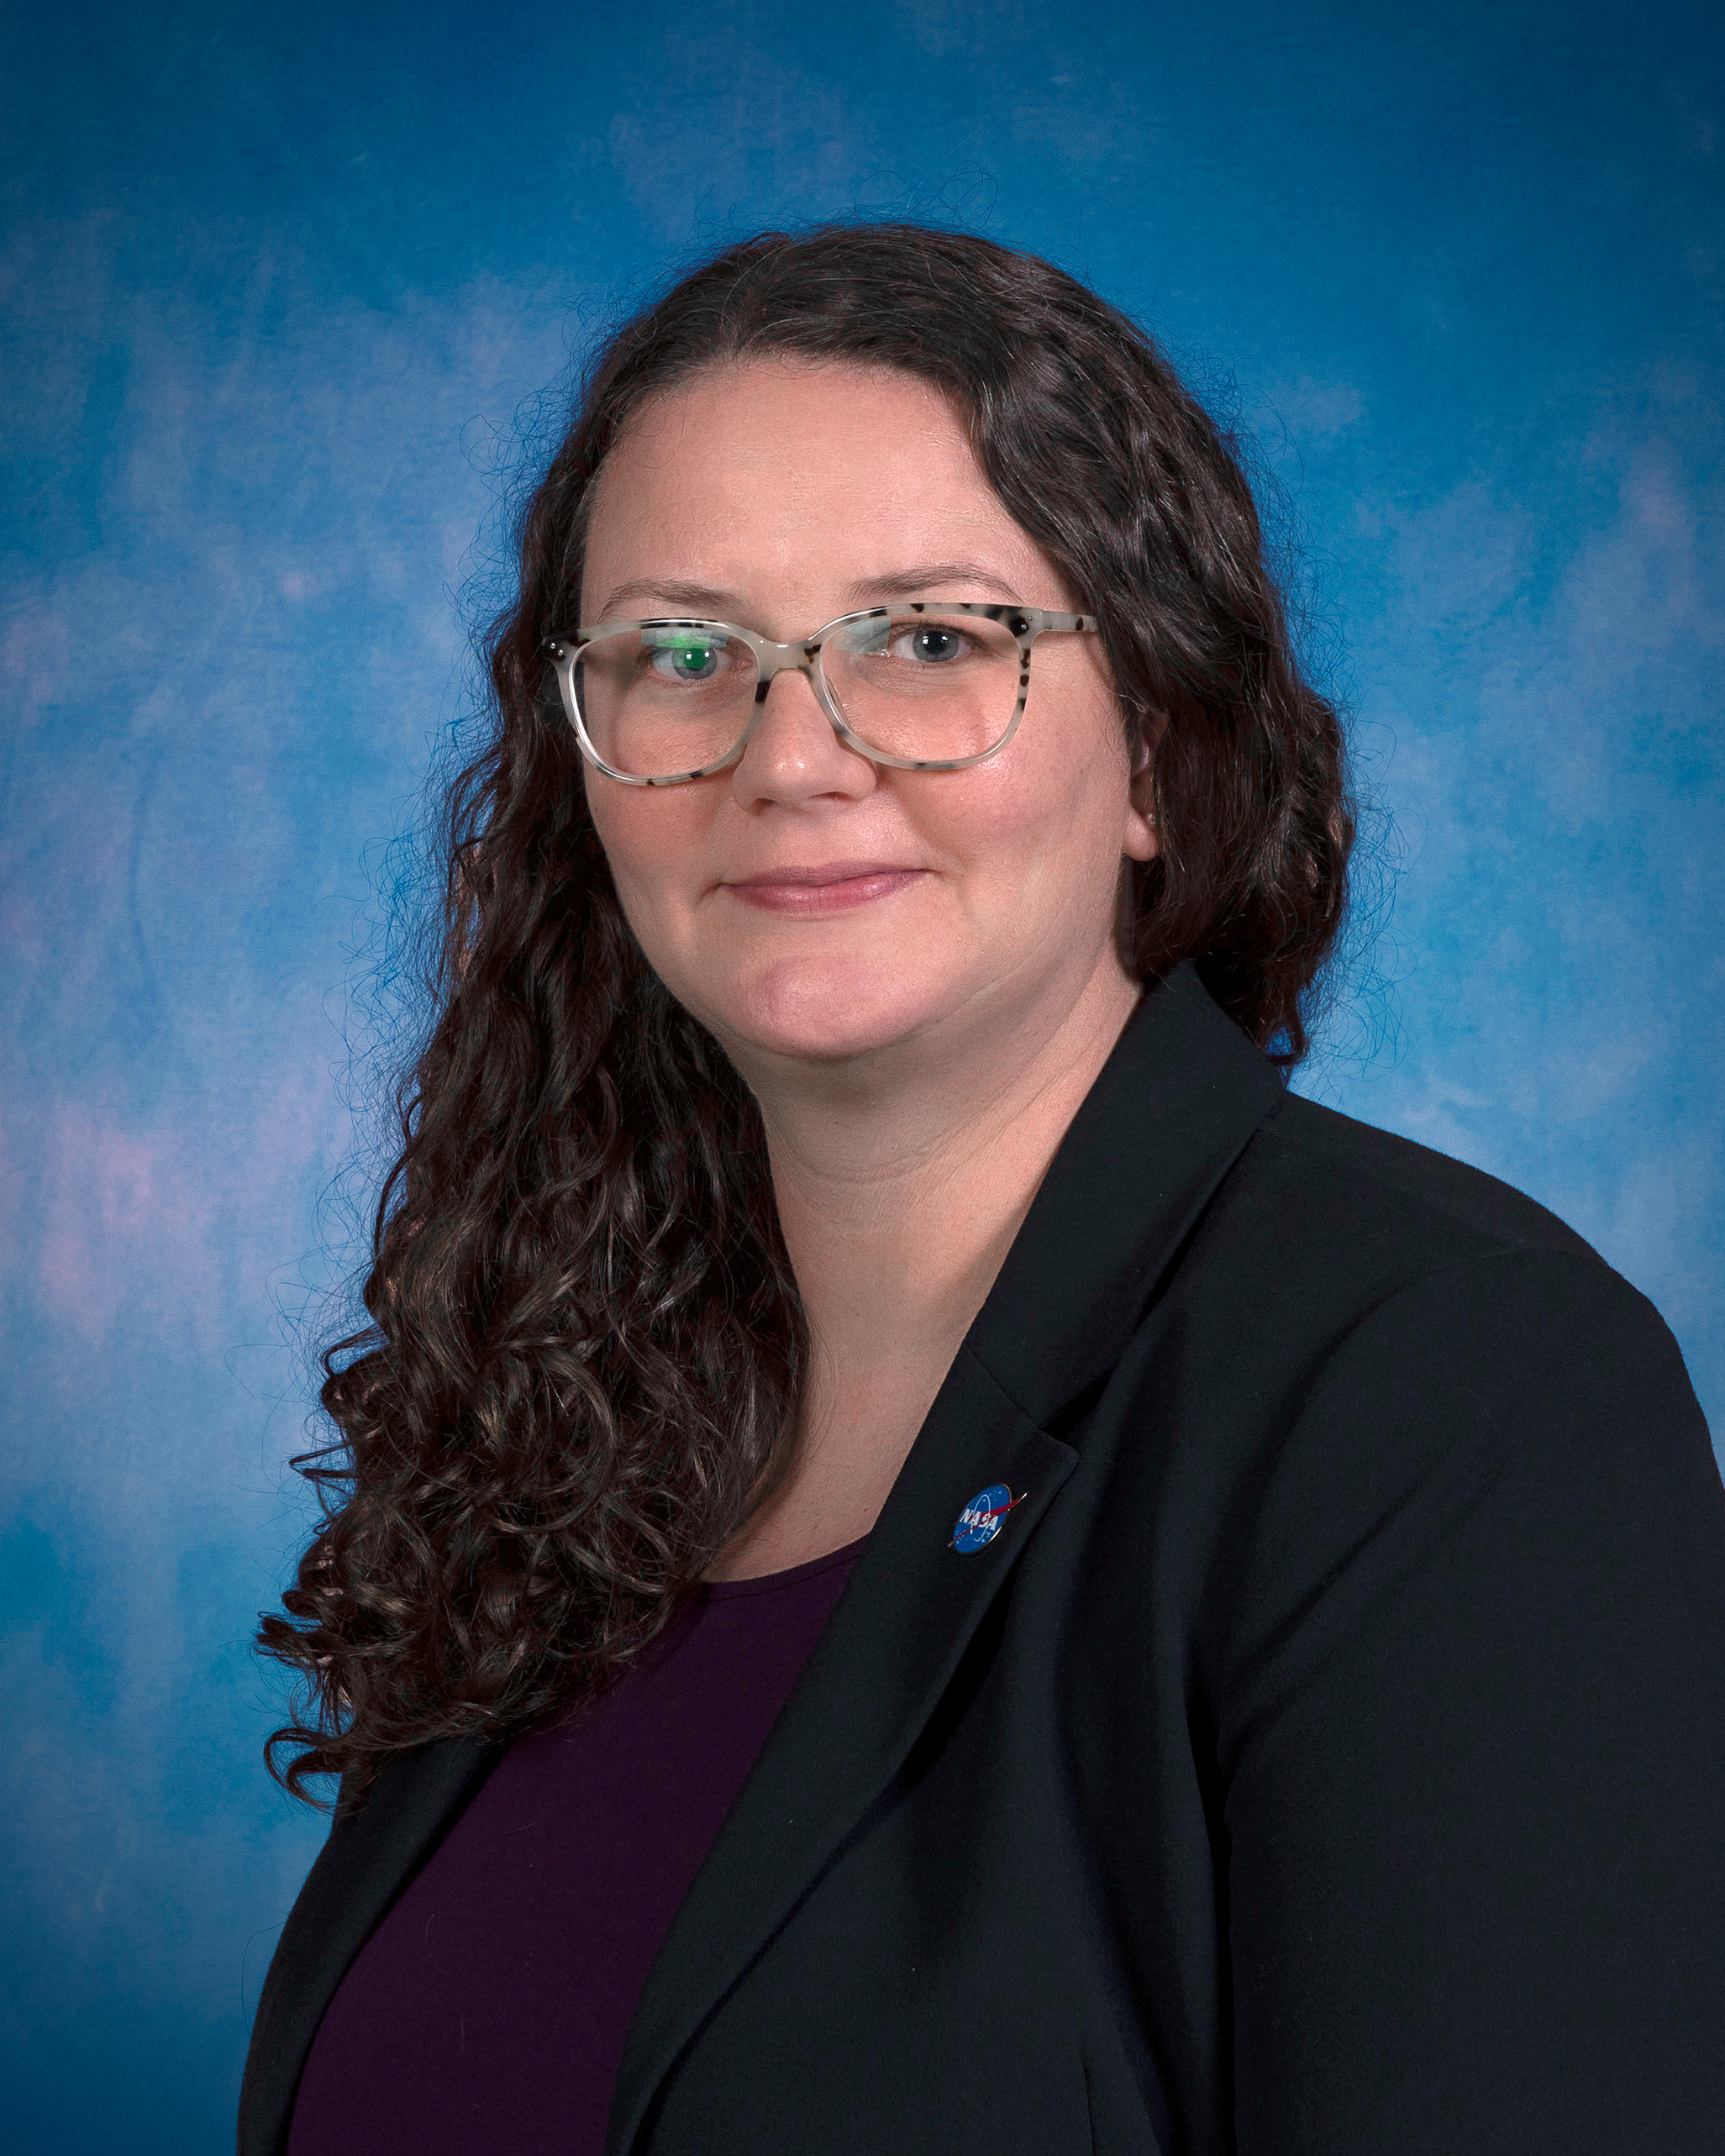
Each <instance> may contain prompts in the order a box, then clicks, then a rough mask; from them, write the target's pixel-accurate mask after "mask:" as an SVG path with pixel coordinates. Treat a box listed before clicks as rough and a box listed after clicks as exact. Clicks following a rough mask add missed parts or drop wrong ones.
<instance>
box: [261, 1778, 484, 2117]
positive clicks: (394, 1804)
mask: <svg viewBox="0 0 1725 2156" xmlns="http://www.w3.org/2000/svg"><path fill="white" fill-rule="evenodd" d="M501 1758H502V1746H501V1745H499V1744H496V1743H491V1742H490V1741H489V1740H487V1739H486V1738H479V1737H460V1738H445V1739H444V1740H443V1741H442V1742H441V1743H435V1744H428V1745H426V1746H425V1747H424V1748H423V1749H422V1750H420V1751H418V1752H412V1753H409V1754H408V1755H407V1756H406V1757H405V1758H403V1759H398V1760H397V1761H395V1762H394V1763H393V1764H392V1765H390V1766H389V1767H387V1768H386V1769H385V1770H384V1772H383V1775H381V1778H380V1780H379V1783H378V1786H377V1788H376V1791H375V1792H374V1795H373V1800H372V1801H371V1803H369V1804H367V1805H366V1807H365V1808H364V1810H363V1811H360V1812H357V1813H355V1815H354V1816H353V1817H350V1818H346V1819H344V1818H342V1817H339V1815H338V1817H337V1819H336V1822H335V1824H334V1827H331V1829H330V1831H329V1839H328V1840H327V1841H326V1842H325V1843H324V1844H323V1848H322V1850H321V1851H320V1852H319V1853H318V1860H317V1862H316V1863H315V1864H313V1866H312V1869H311V1870H310V1871H309V1872H308V1874H307V1875H306V1883H305V1885H303V1886H302V1888H301V1889H300V1894H299V1899H298V1900H297V1901H296V1902H295V1903H294V1905H293V1908H292V1911H291V1913H290V1914H289V1917H288V1919H287V1923H286V1924H285V1925H284V1926H283V1927H282V1932H281V1940H280V1943H278V1944H277V1946H276V1955H275V1959H274V1960H273V1961H272V1962H271V1964H270V1974H269V1978H268V1980H267V1981H266V1984H265V1985H264V1989H263V1993H262V1996H260V1999H259V2001H258V2011H257V2018H256V2022H255V2027H254V2030H253V2034H252V2042H251V2049H250V2054H249V2055H248V2057H247V2059H246V2062H245V2083H244V2085H243V2086H242V2088H241V2090H240V2096H239V2156H279V2152H280V2151H281V2150H282V2149H284V2148H286V2146H287V2122H288V2118H289V2116H290V2114H291V2112H292V2106H293V2097H294V2091H295V2090H297V2087H298V2085H299V2077H300V2070H301V2069H302V2067H303V2066H304V2064H305V2062H306V2055H307V2053H308V2052H309V2051H310V2050H311V2048H312V2039H313V2037H314V2036H315V2035H316V2034H317V2032H318V2022H320V2021H322V2019H323V2010H324V2008H325V2007H326V2006H328V2005H329V2001H330V2000H331V1999H332V1998H333V1997H334V1996H335V1987H336V1986H337V1985H339V1983H340V1981H341V1980H342V1978H343V1977H344V1975H346V1974H347V1971H348V1968H349V1965H350V1964H351V1962H352V1961H353V1959H354V1957H355V1954H358V1952H359V1950H360V1948H361V1947H362V1946H363V1945H364V1944H365V1943H366V1938H367V1936H368V1934H369V1933H370V1932H371V1927H373V1925H374V1924H376V1922H377V1921H378V1919H379V1918H380V1917H381V1916H382V1914H383V1912H384V1911H385V1910H386V1909H387V1907H388V1906H389V1903H390V1902H391V1901H392V1899H393V1898H394V1896H395V1894H396V1892H397V1889H398V1888H399V1887H400V1886H401V1885H402V1881H403V1880H405V1879H406V1878H407V1876H408V1873H409V1872H410V1871H411V1870H412V1869H413V1866H414V1865H415V1864H417V1863H418V1860H419V1859H420V1857H421V1856H422V1855H423V1854H424V1852H425V1850H426V1849H427V1848H429V1846H430V1844H431V1842H432V1840H433V1838H434V1837H435V1835H436V1834H437V1833H438V1831H439V1828H440V1827H442V1825H443V1823H444V1821H445V1820H446V1819H447V1818H448V1817H449V1816H450V1813H451V1812H453V1811H454V1810H455V1806H456V1805H458V1804H459V1803H460V1801H461V1800H462V1798H463V1797H464V1796H466V1794H467V1792H468V1791H469V1790H471V1788H472V1786H473V1785H474V1783H475V1781H476V1780H477V1779H478V1778H479V1777H480V1776H481V1775H482V1774H484V1773H486V1771H488V1770H489V1769H490V1768H491V1767H492V1766H493V1765H494V1764H496V1762H497V1760H498V1759H501Z"/></svg>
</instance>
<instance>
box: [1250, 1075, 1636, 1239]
mask: <svg viewBox="0 0 1725 2156" xmlns="http://www.w3.org/2000/svg"><path fill="white" fill-rule="evenodd" d="M1255 1150H1256V1152H1257V1154H1258V1158H1257V1160H1255V1161H1254V1164H1253V1165H1254V1169H1255V1170H1256V1171H1257V1172H1258V1173H1259V1174H1260V1175H1262V1176H1263V1177H1264V1178H1265V1181H1266V1182H1268V1183H1270V1184H1273V1185H1274V1186H1276V1188H1277V1191H1278V1195H1279V1196H1281V1198H1282V1200H1283V1202H1286V1200H1287V1199H1288V1198H1290V1197H1296V1196H1303V1197H1304V1198H1305V1199H1306V1200H1307V1202H1308V1203H1310V1204H1312V1206H1314V1207H1317V1208H1319V1209H1321V1210H1322V1212H1323V1215H1324V1217H1326V1218H1328V1220H1329V1221H1330V1222H1331V1223H1333V1228H1335V1229H1337V1230H1339V1231H1341V1232H1344V1233H1349V1232H1357V1231H1358V1229H1359V1228H1371V1229H1373V1230H1375V1232H1376V1233H1379V1234H1380V1235H1382V1234H1384V1233H1391V1234H1393V1235H1395V1237H1396V1239H1398V1240H1406V1241H1407V1242H1408V1243H1409V1244H1416V1245H1417V1244H1425V1245H1426V1246H1427V1247H1428V1248H1430V1247H1433V1246H1437V1247H1441V1248H1443V1249H1444V1250H1446V1251H1450V1250H1453V1251H1454V1254H1455V1255H1456V1256H1457V1257H1462V1256H1465V1255H1466V1254H1476V1255H1478V1256H1480V1257H1487V1256H1490V1255H1491V1254H1493V1253H1496V1252H1501V1251H1508V1250H1511V1249H1529V1250H1533V1249H1544V1250H1549V1251H1552V1252H1553V1253H1554V1254H1564V1255H1566V1256H1568V1257H1570V1258H1576V1259H1584V1260H1591V1262H1592V1264H1594V1265H1599V1266H1605V1265H1606V1261H1605V1259H1603V1258H1602V1257H1601V1255H1600V1254H1599V1252H1598V1251H1597V1250H1596V1249H1594V1248H1593V1246H1592V1244H1590V1243H1588V1242H1587V1241H1586V1239H1585V1238H1583V1237H1582V1236H1580V1234H1578V1233H1576V1231H1575V1229H1574V1228H1571V1227H1570V1224H1569V1223H1568V1222H1567V1221H1565V1220H1563V1219H1561V1218H1559V1216H1558V1215H1557V1214H1556V1213H1554V1212H1551V1211H1550V1210H1549V1207H1545V1206H1543V1205H1541V1204H1540V1203H1539V1202H1538V1199H1536V1198H1533V1197H1530V1196H1528V1193H1527V1192H1526V1191H1520V1190H1517V1188H1516V1187H1515V1186H1514V1185H1512V1184H1510V1183H1506V1182H1503V1181H1501V1180H1500V1179H1499V1178H1498V1177H1497V1176H1496V1175H1491V1174H1489V1173H1488V1172H1487V1171H1486V1170H1485V1169H1483V1168H1476V1167H1473V1166H1471V1165H1470V1164H1469V1163H1468V1162H1466V1161H1465V1160H1456V1159H1454V1157H1453V1156H1452V1155H1451V1154H1447V1153H1440V1152H1438V1151H1437V1150H1436V1149H1435V1148H1433V1147H1432V1146H1429V1145H1423V1144H1420V1143H1419V1142H1418V1140H1417V1139H1415V1138H1403V1137H1402V1136H1400V1135H1398V1134H1397V1133H1396V1132H1394V1131H1388V1130H1382V1129H1380V1128H1378V1127H1377V1126H1376V1125H1375V1124H1372V1123H1361V1122H1359V1120H1358V1119H1357V1118H1356V1117H1353V1116H1349V1115H1344V1114H1342V1113H1341V1112H1339V1111H1338V1110H1337V1109H1335V1108H1331V1107H1325V1106H1324V1105H1323V1103H1322V1102H1317V1101H1311V1100H1307V1099H1304V1098H1303V1097H1302V1096H1300V1095H1298V1094H1295V1093H1290V1094H1289V1095H1288V1096H1287V1097H1286V1100H1285V1101H1283V1102H1282V1103H1281V1105H1280V1107H1277V1108H1276V1109H1275V1111H1274V1112H1273V1113H1272V1114H1271V1115H1270V1117H1267V1118H1266V1119H1265V1123H1264V1124H1263V1125H1262V1127H1261V1128H1260V1133H1259V1144H1258V1146H1257V1148H1256V1149H1255ZM1607 1270H1609V1268H1607Z"/></svg>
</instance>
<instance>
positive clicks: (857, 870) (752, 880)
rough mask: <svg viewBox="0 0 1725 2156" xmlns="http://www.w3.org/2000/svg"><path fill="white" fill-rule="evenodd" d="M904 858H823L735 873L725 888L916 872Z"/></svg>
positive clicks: (801, 885)
mask: <svg viewBox="0 0 1725 2156" xmlns="http://www.w3.org/2000/svg"><path fill="white" fill-rule="evenodd" d="M921 873H922V871H921V870H918V869H914V868H912V866H911V865H910V864H909V863H908V862H907V861H823V863H822V864H821V865H820V866H819V867H818V868H806V869H770V870H768V871H767V873H766V874H765V876H739V878H738V879H737V880H736V881H734V882H731V883H728V884H727V885H726V886H725V888H726V889H727V890H728V891H778V890H791V891H809V890H815V889H818V888H819V887H821V886H823V885H825V884H829V883H855V882H856V881H859V880H860V878H862V877H864V876H918V875H920V874H921Z"/></svg>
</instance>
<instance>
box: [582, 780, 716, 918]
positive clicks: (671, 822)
mask: <svg viewBox="0 0 1725 2156" xmlns="http://www.w3.org/2000/svg"><path fill="white" fill-rule="evenodd" d="M678 791H686V789H681V790H680V789H676V788H672V787H667V788H665V790H664V791H652V790H650V789H649V788H647V787H645V786H613V785H610V784H609V783H608V782H605V783H602V785H601V786H597V787H596V786H592V785H589V786H588V787H587V808H588V812H589V813H590V814H591V815H592V819H593V828H594V829H595V830H596V831H597V833H598V834H599V843H600V844H601V845H602V847H603V848H604V849H605V858H606V859H607V860H608V861H609V862H610V864H611V880H612V881H613V883H614V884H615V885H616V886H617V895H618V899H619V900H620V901H621V902H622V905H623V912H624V913H625V914H626V915H627V916H628V922H629V925H630V927H631V928H634V929H635V931H636V933H638V934H639V932H640V930H641V928H642V925H643V923H644V920H645V919H647V918H650V917H651V916H652V915H654V914H655V913H656V912H659V911H660V908H661V907H663V905H664V902H665V897H666V896H667V888H666V887H667V885H668V883H669V882H670V881H671V876H672V874H673V872H674V870H675V869H676V866H677V865H679V864H680V863H681V864H686V862H687V860H688V859H689V856H690V853H691V850H692V843H693V833H692V832H690V831H689V830H687V829H686V828H685V827H686V825H687V823H688V822H689V816H688V810H687V805H686V804H684V803H681V802H678V801H677V799H676V795H677V792H678ZM680 810H681V813H679V811H680Z"/></svg>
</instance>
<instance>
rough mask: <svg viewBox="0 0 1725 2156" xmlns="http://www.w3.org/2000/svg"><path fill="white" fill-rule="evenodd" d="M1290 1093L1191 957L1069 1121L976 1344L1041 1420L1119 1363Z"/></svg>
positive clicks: (1151, 997)
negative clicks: (1219, 1191) (1194, 1235)
mask: <svg viewBox="0 0 1725 2156" xmlns="http://www.w3.org/2000/svg"><path fill="white" fill-rule="evenodd" d="M1284 1097H1285V1094H1284V1088H1283V1084H1282V1081H1281V1076H1280V1075H1279V1074H1278V1073H1277V1071H1276V1069H1275V1065H1273V1064H1271V1063H1270V1061H1269V1060H1267V1059H1266V1058H1265V1056H1263V1055H1261V1054H1260V1053H1259V1051H1258V1050H1257V1049H1255V1048H1254V1046H1253V1045H1252V1044H1251V1042H1250V1041H1249V1040H1248V1039H1246V1037H1245V1035H1244V1033H1242V1032H1241V1031H1240V1029H1239V1027H1238V1026H1236V1025H1235V1024H1234V1023H1233V1020H1232V1019H1230V1018H1227V1017H1225V1016H1224V1015H1223V1012H1222V1011H1221V1010H1220V1009H1219V1008H1218V1007H1217V1005H1216V1004H1215V1003H1214V1002H1212V1000H1211V997H1210V995H1209V992H1208V991H1207V989H1206V988H1205V986H1204V985H1203V983H1202V981H1200V980H1199V978H1198V976H1197V974H1196V970H1194V969H1193V967H1192V966H1191V964H1190V963H1187V964H1186V965H1181V966H1179V967H1177V968H1175V970H1174V971H1173V972H1172V973H1171V974H1170V975H1168V976H1167V978H1166V979H1165V980H1164V981H1161V982H1160V983H1159V984H1157V985H1156V986H1153V987H1152V988H1151V989H1150V991H1149V993H1148V994H1146V995H1145V996H1144V999H1143V1000H1142V1002H1139V1005H1138V1006H1137V1007H1136V1008H1135V1009H1134V1011H1133V1014H1132V1016H1131V1018H1128V1021H1127V1023H1126V1025H1125V1027H1124V1028H1123V1031H1122V1033H1121V1035H1120V1038H1119V1039H1118V1042H1117V1043H1116V1044H1115V1046H1114V1050H1113V1053H1112V1054H1111V1055H1110V1057H1109V1058H1108V1060H1107V1063H1105V1064H1104V1065H1103V1066H1102V1070H1101V1071H1100V1072H1099V1073H1098V1074H1097V1080H1096V1083H1095V1084H1094V1085H1093V1086H1091V1089H1090V1091H1089V1092H1088V1093H1087V1094H1086V1096H1085V1098H1084V1100H1083V1102H1081V1105H1080V1107H1079V1110H1078V1112H1077V1114H1076V1115H1075V1117H1073V1119H1072V1122H1071V1123H1070V1125H1069V1126H1068V1128H1067V1131H1066V1134H1065V1138H1063V1139H1062V1141H1061V1143H1060V1148H1059V1149H1058V1151H1057V1152H1056V1153H1055V1154H1054V1160H1053V1161H1052V1163H1051V1164H1050V1165H1049V1171H1048V1173H1047V1175H1045V1176H1044V1178H1043V1182H1042V1187H1041V1188H1040V1190H1039V1191H1038V1192H1037V1194H1036V1196H1035V1198H1034V1199H1033V1201H1032V1203H1031V1207H1030V1210H1029V1212H1028V1213H1027V1215H1026V1216H1025V1219H1024V1223H1023V1227H1022V1228H1020V1229H1019V1231H1018V1235H1017V1237H1016V1238H1014V1240H1013V1243H1012V1249H1010V1250H1009V1251H1008V1252H1007V1257H1006V1261H1005V1263H1004V1264H1003V1265H1002V1267H1001V1270H1000V1272H999V1274H998V1275H997V1278H996V1280H995V1283H994V1286H993V1289H992V1290H991V1292H990V1294H989V1296H988V1300H987V1301H986V1302H985V1303H984V1305H983V1307H982V1308H981V1311H980V1312H978V1314H977V1317H976V1322H975V1323H974V1324H973V1325H972V1326H971V1328H970V1335H969V1338H968V1339H967V1341H966V1343H965V1344H966V1346H967V1347H968V1348H969V1349H970V1351H971V1353H972V1354H975V1355H976V1358H977V1359H978V1360H979V1361H981V1362H982V1363H983V1364H985V1365H986V1367H987V1368H988V1370H990V1371H991V1373H992V1374H993V1375H994V1377H995V1379H996V1380H997V1383H998V1384H999V1385H1000V1386H1001V1387H1002V1390H1003V1391H1006V1392H1007V1393H1009V1394H1010V1395H1011V1396H1012V1398H1013V1399H1014V1400H1015V1401H1018V1405H1019V1406H1020V1407H1022V1408H1023V1411H1024V1412H1025V1414H1026V1415H1028V1417H1030V1419H1031V1420H1032V1421H1033V1422H1044V1423H1045V1422H1051V1421H1053V1420H1054V1418H1055V1417H1056V1416H1057V1415H1058V1414H1059V1412H1060V1410H1061V1409H1062V1408H1063V1407H1065V1406H1066V1405H1067V1404H1068V1402H1069V1401H1071V1400H1073V1399H1075V1397H1076V1396H1078V1395H1079V1394H1080V1393H1081V1392H1082V1391H1085V1390H1086V1387H1088V1386H1090V1385H1091V1384H1092V1383H1093V1382H1094V1381H1095V1380H1096V1379H1097V1378H1098V1377H1100V1376H1102V1375H1104V1374H1105V1373H1106V1372H1107V1371H1108V1370H1111V1369H1112V1367H1113V1365H1114V1364H1115V1363H1116V1362H1117V1361H1118V1359H1119V1358H1120V1355H1121V1354H1122V1352H1123V1349H1124V1348H1125V1346H1126V1343H1127V1341H1128V1339H1129V1338H1131V1336H1132V1333H1133V1331H1134V1329H1135V1328H1136V1327H1137V1325H1138V1323H1139V1319H1140V1318H1141V1317H1142V1316H1143V1314H1144V1311H1145V1309H1146V1308H1147V1307H1149V1303H1150V1302H1151V1301H1154V1296H1155V1294H1156V1291H1157V1290H1158V1287H1159V1286H1160V1282H1161V1280H1162V1279H1163V1277H1164V1276H1165V1274H1166V1273H1167V1271H1168V1270H1169V1268H1170V1265H1172V1263H1173V1261H1174V1259H1175V1257H1176V1256H1177V1255H1178V1254H1179V1252H1180V1249H1181V1246H1182V1245H1183V1244H1184V1242H1185V1240H1186V1235H1187V1234H1188V1233H1189V1232H1190V1230H1191V1227H1192V1225H1193V1223H1195V1222H1196V1219H1197V1217H1198V1215H1199V1214H1200V1213H1201V1212H1202V1211H1203V1209H1204V1207H1205V1206H1206V1205H1207V1203H1208V1202H1209V1200H1210V1198H1211V1196H1212V1194H1213V1192H1214V1191H1215V1190H1216V1187H1217V1184H1219V1183H1220V1182H1221V1181H1222V1179H1223V1176H1224V1175H1226V1174H1227V1173H1228V1170H1229V1169H1230V1168H1231V1167H1232V1166H1233V1163H1234V1161H1235V1160H1237V1159H1238V1158H1239V1154H1241V1153H1242V1152H1243V1151H1244V1149H1245V1146H1246V1144H1247V1142H1248V1141H1249V1138H1251V1136H1252V1134H1253V1133H1254V1131H1255V1130H1256V1129H1257V1128H1258V1125H1259V1124H1260V1123H1261V1122H1262V1121H1263V1120H1264V1118H1265V1116H1267V1115H1268V1114H1269V1113H1270V1111H1271V1109H1273V1108H1274V1107H1276V1105H1277V1104H1278V1103H1279V1102H1281V1100H1282V1099H1283V1098H1284Z"/></svg>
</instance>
